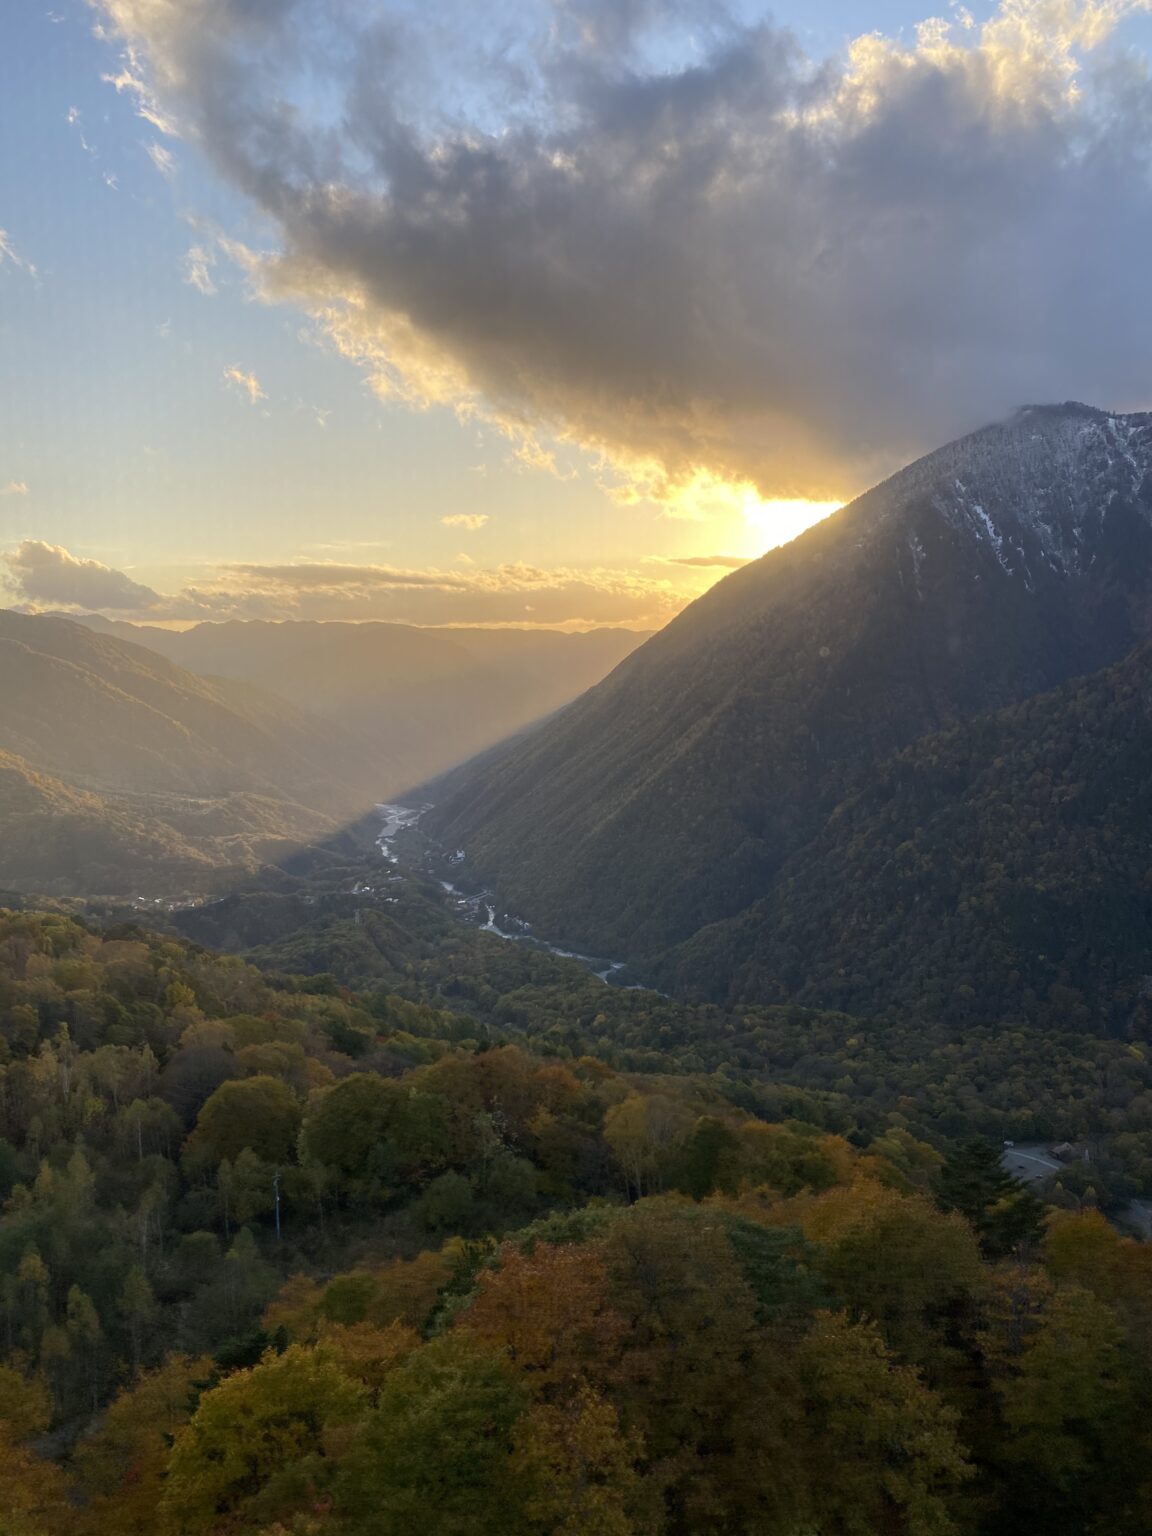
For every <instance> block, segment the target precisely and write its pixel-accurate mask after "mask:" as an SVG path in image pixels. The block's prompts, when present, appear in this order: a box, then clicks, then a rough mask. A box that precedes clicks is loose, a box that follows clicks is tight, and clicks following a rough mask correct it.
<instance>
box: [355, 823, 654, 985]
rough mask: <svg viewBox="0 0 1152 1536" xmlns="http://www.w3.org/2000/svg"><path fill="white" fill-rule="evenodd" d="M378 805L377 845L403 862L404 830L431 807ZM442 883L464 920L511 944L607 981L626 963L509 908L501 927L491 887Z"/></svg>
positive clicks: (456, 860)
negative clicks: (557, 935)
mask: <svg viewBox="0 0 1152 1536" xmlns="http://www.w3.org/2000/svg"><path fill="white" fill-rule="evenodd" d="M376 809H377V811H378V812H379V814H380V818H381V822H382V826H381V830H380V835H379V836H378V837H377V839H376V846H377V847H378V848H379V850H380V853H381V856H382V857H383V858H384V859H385V860H386V861H387V862H388V863H389V864H400V863H401V862H402V860H401V858H400V855H399V854H398V853H397V851H396V842H397V840H398V838H399V837H400V836H401V834H402V833H404V832H407V831H411V830H412V829H413V828H415V827H416V826H417V825H418V823H419V821H420V818H421V817H422V816H423V815H424V813H425V811H428V810H430V809H431V807H430V806H428V805H398V804H387V805H378V806H377V807H376ZM447 862H448V863H449V864H462V863H463V862H464V850H463V849H462V848H458V849H457V850H456V852H455V853H452V854H448V855H447ZM438 884H439V885H440V887H441V889H442V890H443V891H445V892H446V894H447V895H449V896H450V897H452V900H453V903H454V907H455V912H456V916H457V917H458V918H459V919H460V921H461V922H465V923H468V924H469V925H471V926H474V927H477V928H479V929H480V930H481V932H483V933H494V934H495V935H496V937H497V938H498V939H506V940H507V941H508V943H510V944H522V945H524V946H525V948H528V949H538V950H541V951H543V953H545V954H549V955H556V956H558V957H559V958H560V959H561V960H575V961H577V962H578V963H579V964H580V965H583V966H586V967H587V968H588V970H590V971H591V972H592V974H593V975H594V976H596V977H597V978H598V979H599V980H600V981H602V982H604V983H605V984H608V983H610V982H611V980H612V978H613V977H614V976H615V975H617V974H618V972H620V971H622V970H623V969H624V967H625V962H624V961H623V960H608V959H606V958H604V957H603V956H597V955H584V954H581V953H580V951H579V950H575V949H566V948H564V946H563V945H560V944H552V943H549V941H548V940H547V939H540V938H537V937H536V935H535V934H534V933H533V932H532V924H531V923H529V922H527V921H526V920H525V919H524V918H522V917H514V916H512V915H511V914H509V913H507V912H505V913H503V914H502V917H503V920H504V922H505V923H506V924H507V925H509V926H507V927H501V926H500V924H499V923H498V922H497V921H496V911H497V907H496V899H495V897H494V896H493V895H492V892H491V891H485V890H481V891H464V890H461V888H460V887H459V886H458V885H454V884H453V882H452V881H451V880H444V879H442V878H438ZM631 990H637V989H631Z"/></svg>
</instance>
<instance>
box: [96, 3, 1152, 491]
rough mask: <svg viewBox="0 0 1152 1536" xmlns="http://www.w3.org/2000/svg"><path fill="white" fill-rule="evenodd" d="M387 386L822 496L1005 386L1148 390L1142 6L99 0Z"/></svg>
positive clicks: (1037, 391) (331, 323) (300, 294)
mask: <svg viewBox="0 0 1152 1536" xmlns="http://www.w3.org/2000/svg"><path fill="white" fill-rule="evenodd" d="M90 3H92V4H93V5H95V6H96V8H97V9H98V10H99V11H101V13H102V14H103V17H104V19H105V27H106V31H107V32H108V34H109V35H110V36H114V37H115V38H117V39H119V42H120V44H121V46H122V48H123V49H124V50H125V55H126V62H125V63H124V65H123V70H122V73H121V75H120V76H117V77H116V78H117V81H118V83H119V82H121V81H124V80H127V81H128V82H130V83H127V84H120V88H122V89H127V90H130V91H131V92H132V93H133V94H134V96H135V97H136V98H137V99H138V100H139V101H140V102H142V103H144V104H145V106H146V107H147V109H148V110H149V111H150V112H151V114H152V118H153V120H157V121H160V122H163V123H165V124H167V125H168V126H170V127H171V128H172V129H173V130H174V131H177V132H179V133H181V134H184V135H186V136H188V137H190V138H193V139H196V140H198V141H199V142H200V143H201V144H202V145H203V147H204V148H205V150H206V151H207V152H208V154H209V155H211V156H212V158H213V159H214V161H215V162H216V164H217V166H218V167H219V169H220V170H221V171H222V172H223V173H224V174H225V175H226V176H227V177H228V178H229V180H230V181H231V182H232V183H234V184H235V185H236V186H238V187H240V188H241V189H242V190H243V191H244V192H245V193H246V194H247V195H248V196H249V198H251V199H252V200H253V202H254V203H255V204H257V205H258V206H259V208H260V209H262V210H263V212H264V213H265V214H266V215H267V216H269V218H270V219H271V220H272V221H273V223H274V225H275V227H276V228H277V229H278V231H279V248H278V249H276V250H273V251H270V252H263V253H254V252H245V251H243V250H242V249H241V248H240V247H238V246H236V245H235V244H234V243H232V242H226V244H227V245H228V248H229V253H230V254H232V255H233V256H234V257H236V258H237V259H239V260H241V261H242V262H243V263H244V264H245V265H246V266H247V268H248V273H249V277H250V279H251V281H252V283H253V284H254V285H255V287H256V288H257V290H258V291H259V292H260V293H261V294H262V295H263V296H265V297H267V298H272V299H278V300H290V301H292V302H294V303H296V304H298V305H300V306H301V307H302V308H303V309H305V310H306V311H308V312H309V313H310V314H311V315H312V316H314V317H315V319H316V322H317V323H318V324H319V325H320V326H321V327H322V328H323V329H324V330H325V331H326V333H327V335H328V336H329V338H330V339H331V341H332V343H333V344H334V345H335V346H337V347H338V348H339V349H340V350H341V351H343V352H344V353H346V354H347V355H348V356H349V357H350V358H354V359H355V360H357V361H358V362H360V363H361V364H362V365H363V366H364V367H365V368H366V369H367V370H368V372H369V373H370V375H371V378H372V380H373V383H374V384H375V386H376V388H377V389H378V390H379V391H380V392H381V393H382V394H384V395H387V396H392V397H398V398H401V399H405V400H408V401H410V402H413V403H415V404H418V405H424V404H428V403H432V402H446V403H449V404H451V405H453V406H454V407H456V408H457V409H458V410H461V411H463V412H466V413H473V414H480V415H483V416H485V417H486V418H488V419H489V420H492V421H494V422H496V423H498V424H499V425H500V426H501V427H502V428H503V429H504V430H505V431H507V432H508V433H509V435H510V436H512V437H513V438H515V439H517V440H518V442H519V444H520V445H521V447H522V449H523V450H524V451H526V452H529V453H531V452H534V451H535V452H539V453H540V454H541V455H544V456H545V457H544V458H543V459H542V460H541V461H542V462H546V461H547V460H546V455H547V453H548V452H549V446H548V445H549V444H551V445H552V446H554V445H555V443H556V442H557V441H559V442H569V443H574V444H577V445H579V446H580V447H581V448H583V449H585V450H587V451H589V452H591V453H592V454H593V455H596V456H598V458H599V459H600V461H601V463H602V465H603V468H604V473H605V474H606V475H607V477H608V479H609V481H610V482H612V483H614V484H616V485H618V486H619V487H620V488H621V489H622V493H623V494H624V495H625V497H627V496H628V495H634V494H641V495H651V496H653V497H656V498H661V497H662V498H664V499H665V500H667V501H668V502H669V503H670V504H672V505H675V504H676V500H677V497H678V496H684V495H690V494H691V492H692V488H693V487H699V486H700V485H701V484H703V485H705V486H707V485H709V484H712V483H714V482H715V481H721V482H729V483H737V484H750V485H753V486H755V487H756V488H757V489H758V490H759V492H760V493H761V494H762V495H764V496H815V497H839V496H842V495H844V494H845V493H847V492H848V491H851V490H857V489H860V488H861V487H862V485H863V484H864V483H865V482H866V481H867V480H868V479H870V478H872V476H873V475H874V474H875V473H876V472H878V471H880V470H887V469H890V468H893V467H895V466H896V465H898V464H899V463H901V462H903V461H904V460H906V459H907V458H908V457H910V456H912V455H913V454H914V453H916V452H917V451H920V450H923V449H925V448H928V447H931V446H933V445H934V444H936V443H938V442H940V441H942V440H945V439H947V438H949V437H952V436H954V435H956V434H958V433H959V432H961V431H964V430H967V429H969V428H972V427H974V426H976V425H979V424H980V423H981V422H983V421H984V420H987V419H991V418H994V417H998V416H1000V415H1002V414H1004V413H1005V412H1006V411H1007V410H1009V409H1011V408H1012V407H1014V406H1016V405H1019V404H1021V403H1025V402H1029V401H1034V400H1045V399H1067V398H1075V399H1085V400H1091V401H1095V402H1097V403H1099V404H1102V405H1108V406H1116V407H1123V408H1134V407H1137V406H1146V405H1148V404H1149V403H1150V400H1152V388H1150V384H1149V370H1148V362H1147V345H1146V338H1147V336H1148V334H1149V333H1150V329H1152V284H1149V283H1148V282H1147V279H1146V277H1145V275H1144V269H1145V265H1146V252H1147V251H1148V249H1149V248H1152V184H1150V176H1149V166H1150V156H1152V87H1150V84H1149V78H1148V72H1147V67H1146V64H1145V63H1144V62H1143V61H1141V60H1140V59H1138V58H1137V57H1136V56H1134V55H1131V54H1129V53H1126V52H1125V51H1124V50H1123V47H1122V44H1123V23H1124V21H1125V20H1126V19H1127V18H1128V17H1129V16H1130V15H1132V14H1133V13H1135V12H1137V11H1146V10H1148V9H1149V4H1150V0H1003V3H1002V4H1001V6H1000V8H999V10H998V12H997V13H996V15H995V16H994V17H993V19H992V20H990V21H989V22H987V23H986V24H985V25H983V26H980V27H977V26H974V25H972V24H971V22H970V18H968V17H967V16H966V14H965V13H963V12H960V13H959V14H960V18H961V19H960V21H959V22H958V23H957V24H956V25H955V26H949V25H948V24H946V23H945V22H943V21H928V22H926V23H924V25H922V26H921V28H920V29H919V32H918V34H917V37H916V39H915V41H914V42H912V43H908V44H906V43H903V42H899V41H894V40H892V39H888V38H884V37H881V36H877V35H869V36H866V37H862V38H860V39H858V40H857V41H856V42H855V43H854V44H852V46H851V47H850V48H849V49H848V50H847V51H846V52H845V54H844V56H843V57H840V58H836V59H832V60H813V59H810V58H807V57H806V56H805V55H804V53H803V52H802V50H801V48H800V47H799V45H798V43H797V41H796V40H795V38H793V37H792V36H790V35H789V34H788V33H787V32H785V31H783V30H781V29H779V28H777V27H775V26H773V25H772V24H771V23H770V22H768V21H761V22H756V23H752V24H749V23H748V22H747V21H741V20H738V19H737V18H736V16H735V14H729V13H728V12H727V11H726V10H725V8H724V5H723V3H722V0H698V3H697V0H627V3H619V0H616V3H609V0H552V3H549V0H494V3H493V5H492V6H490V7H485V8H484V17H483V21H482V22H481V21H480V20H478V19H477V17H478V13H477V12H476V11H475V9H474V8H473V7H471V6H465V5H464V4H463V0H444V3H443V4H439V5H436V6H429V7H425V8H423V15H418V14H417V13H416V12H414V11H412V10H410V9H409V8H407V7H394V8H388V13H386V14H382V13H381V8H379V7H363V6H362V5H359V4H357V3H356V0H90Z"/></svg>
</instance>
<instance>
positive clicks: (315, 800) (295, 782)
mask: <svg viewBox="0 0 1152 1536" xmlns="http://www.w3.org/2000/svg"><path fill="white" fill-rule="evenodd" d="M374 789H375V768H374V765H373V763H372V761H371V760H370V757H369V755H368V754H367V753H364V752H362V751H360V750H359V749H358V748H356V749H354V748H353V747H352V746H351V745H350V744H349V743H347V742H346V741H344V740H342V738H341V735H340V733H339V732H338V731H336V730H334V728H333V727H332V726H331V724H330V723H329V722H326V721H320V720H316V719H310V718H309V717H307V716H306V715H304V714H302V713H300V712H299V711H297V710H294V709H292V708H291V707H290V706H289V705H288V704H286V703H284V702H283V701H282V700H280V699H278V698H276V697H274V696H272V695H266V694H264V693H262V692H260V691H259V690H257V689H255V688H253V687H251V686H248V685H241V684H237V683H233V682H226V681H219V682H213V681H210V680H206V679H204V678H199V677H194V676H193V675H192V674H191V673H189V672H186V671H184V670H183V669H181V668H179V667H176V666H174V665H173V664H172V663H171V662H168V661H166V660H164V659H163V658H162V657H159V656H157V655H155V654H154V653H153V652H151V651H149V650H146V649H144V648H143V647H141V646H136V645H131V644H127V643H126V642H124V641H123V640H121V639H119V638H117V637H114V636H110V635H102V634H96V633H94V632H93V631H92V630H90V629H88V628H86V627H85V626H83V625H80V624H74V623H70V622H68V621H66V620H61V619H55V618H45V617H30V616H28V615H24V614H18V613H10V612H0V830H2V834H3V836H2V838H0V881H2V882H3V883H6V884H9V885H13V886H18V887H22V888H28V887H32V888H35V889H39V890H42V891H51V892H54V893H56V892H62V891H71V892H92V891H97V892H100V893H109V892H123V891H126V890H132V889H135V888H136V886H137V884H138V883H139V880H140V878H141V873H142V872H145V873H147V875H148V877H149V878H148V880H147V884H148V885H149V887H150V888H153V889H155V888H160V889H165V890H169V891H171V890H174V889H175V890H179V889H183V888H184V887H185V885H186V883H187V881H188V880H189V878H192V877H195V878H196V879H199V878H200V877H203V876H205V875H206V873H207V872H209V871H211V870H212V869H213V868H214V867H217V866H220V865H225V866H227V865H233V864H235V865H239V866H241V867H248V866H251V864H252V863H253V862H254V861H255V862H259V861H260V860H261V859H262V858H265V857H268V856H270V854H271V853H272V852H273V851H274V850H275V849H277V848H280V849H283V847H284V845H285V843H288V844H295V843H298V842H300V841H308V840H311V839H314V838H319V837H327V836H331V835H332V834H334V833H335V832H336V830H337V826H338V823H339V822H341V821H343V820H345V819H348V818H351V817H353V816H355V815H356V814H358V813H360V812H362V811H363V810H365V809H366V808H367V807H369V806H371V805H372V804H373V803H374V800H375V798H376V797H375V794H374Z"/></svg>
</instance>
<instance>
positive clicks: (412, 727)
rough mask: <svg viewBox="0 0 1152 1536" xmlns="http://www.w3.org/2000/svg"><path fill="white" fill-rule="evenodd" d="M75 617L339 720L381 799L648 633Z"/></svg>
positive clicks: (605, 668)
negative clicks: (374, 771)
mask: <svg viewBox="0 0 1152 1536" xmlns="http://www.w3.org/2000/svg"><path fill="white" fill-rule="evenodd" d="M77 622H80V623H83V624H85V625H88V626H89V627H92V628H94V629H96V630H98V631H99V632H101V633H108V634H114V635H116V636H117V637H118V638H120V639H126V640H128V641H130V642H131V643H133V644H137V645H143V646H147V647H148V648H149V649H150V650H153V651H156V652H157V653H159V654H160V655H162V656H164V657H166V658H167V659H168V660H170V661H172V662H174V663H176V664H177V665H178V666H181V667H183V668H186V669H187V670H188V671H190V672H194V673H196V674H198V675H200V676H208V677H212V678H214V679H215V678H231V679H236V680H239V681H242V682H245V683H250V684H254V685H256V686H257V687H259V688H261V689H264V690H265V691H267V692H269V693H274V694H276V695H278V696H279V697H280V698H282V699H285V700H287V701H288V702H289V703H290V704H292V705H294V706H295V707H297V708H299V709H302V710H305V711H307V712H308V713H309V714H311V715H315V716H319V717H321V718H322V719H325V720H331V721H333V722H335V723H336V724H337V725H338V726H339V727H340V728H341V730H342V731H343V732H345V733H346V735H347V736H348V737H349V738H350V739H352V740H354V741H355V742H356V743H357V745H358V747H359V749H360V750H361V751H362V752H363V751H370V752H372V753H373V754H374V755H375V760H376V762H377V767H378V777H377V780H376V791H375V793H376V798H378V799H384V798H387V797H388V796H389V795H395V794H399V793H400V792H402V791H403V790H405V789H408V788H410V787H411V786H412V785H414V784H418V783H421V782H422V781H423V780H425V779H429V778H432V777H434V776H435V775H437V774H440V773H442V772H444V771H445V770H446V769H449V768H451V767H453V766H454V765H456V764H458V763H460V762H462V761H463V760H464V759H466V758H468V757H470V756H472V755H473V754H474V753H477V752H480V751H482V750H484V749H485V748H487V747H489V746H492V745H493V744H494V743H496V742H499V741H501V740H502V739H503V738H504V737H506V736H510V735H512V734H513V733H514V732H516V731H519V730H522V729H523V728H524V727H525V726H526V725H529V724H531V723H532V722H533V721H536V720H539V719H541V718H542V717H544V716H545V715H549V714H551V713H553V711H555V710H557V709H559V708H560V707H561V706H562V705H565V704H568V703H570V702H571V700H573V699H574V698H576V697H577V696H578V695H579V694H581V693H583V692H584V691H585V689H587V688H590V687H592V685H593V684H594V683H598V682H599V681H600V679H601V678H602V677H604V676H605V675H606V673H608V672H610V671H611V670H612V668H613V667H615V666H616V665H617V663H618V662H620V661H621V660H623V658H624V657H625V656H627V655H628V654H629V652H631V651H632V650H634V649H635V648H636V646H637V645H639V644H640V643H641V642H642V641H643V640H644V639H645V638H646V636H644V635H642V634H638V633H636V632H634V631H632V630H627V629H600V630H592V631H590V632H589V633H587V634H562V633H558V632H555V631H550V630H542V631H534V630H518V629H495V630H484V629H440V630H437V629H420V628H416V627H413V626H411V625H404V624H385V623H364V624H345V623H313V622H305V621H286V622H283V623H270V622H262V621H256V620H253V621H247V622H240V621H235V622H230V623H204V624H198V625H196V626H195V627H193V628H192V629H189V630H186V631H184V632H182V633H178V632H174V631H172V630H166V629H160V628H157V627H155V626H148V625H140V626H137V625H132V624H125V623H120V622H115V621H109V620H106V619H101V618H99V617H97V616H95V615H81V616H79V618H78V620H77Z"/></svg>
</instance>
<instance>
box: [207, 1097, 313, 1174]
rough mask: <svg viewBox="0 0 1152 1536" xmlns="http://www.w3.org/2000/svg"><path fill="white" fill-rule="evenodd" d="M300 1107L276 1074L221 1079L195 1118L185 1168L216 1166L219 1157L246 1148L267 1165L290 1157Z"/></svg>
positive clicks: (232, 1156) (231, 1156)
mask: <svg viewBox="0 0 1152 1536" xmlns="http://www.w3.org/2000/svg"><path fill="white" fill-rule="evenodd" d="M300 1120H301V1109H300V1104H299V1101H298V1100H297V1098H296V1095H295V1094H294V1093H293V1092H292V1090H291V1088H289V1087H288V1085H287V1083H283V1082H281V1081H280V1079H279V1078H276V1077H244V1078H236V1079H232V1080H230V1081H228V1082H225V1083H221V1084H220V1086H219V1088H217V1089H216V1091H215V1092H214V1093H213V1094H212V1096H211V1098H210V1099H208V1100H207V1102H206V1103H205V1104H204V1105H203V1107H202V1108H201V1110H200V1113H199V1115H198V1116H197V1117H196V1128H195V1130H194V1131H193V1132H192V1134H191V1135H190V1136H189V1138H188V1140H187V1141H186V1142H185V1144H184V1161H185V1164H186V1165H187V1166H188V1167H189V1168H197V1169H198V1168H202V1167H204V1168H215V1167H216V1166H217V1165H218V1164H219V1163H220V1162H221V1161H222V1160H223V1159H224V1158H227V1159H228V1160H229V1161H230V1162H235V1160H236V1158H237V1157H238V1156H239V1155H240V1153H241V1152H243V1151H244V1149H245V1148H249V1149H250V1150H251V1151H252V1152H254V1153H255V1154H256V1156H257V1157H260V1158H262V1159H263V1160H264V1161H265V1162H266V1163H272V1164H273V1165H275V1164H277V1163H283V1162H288V1161H290V1160H291V1159H292V1158H293V1157H294V1154H295V1148H296V1136H297V1133H298V1132H299V1129H300Z"/></svg>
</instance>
